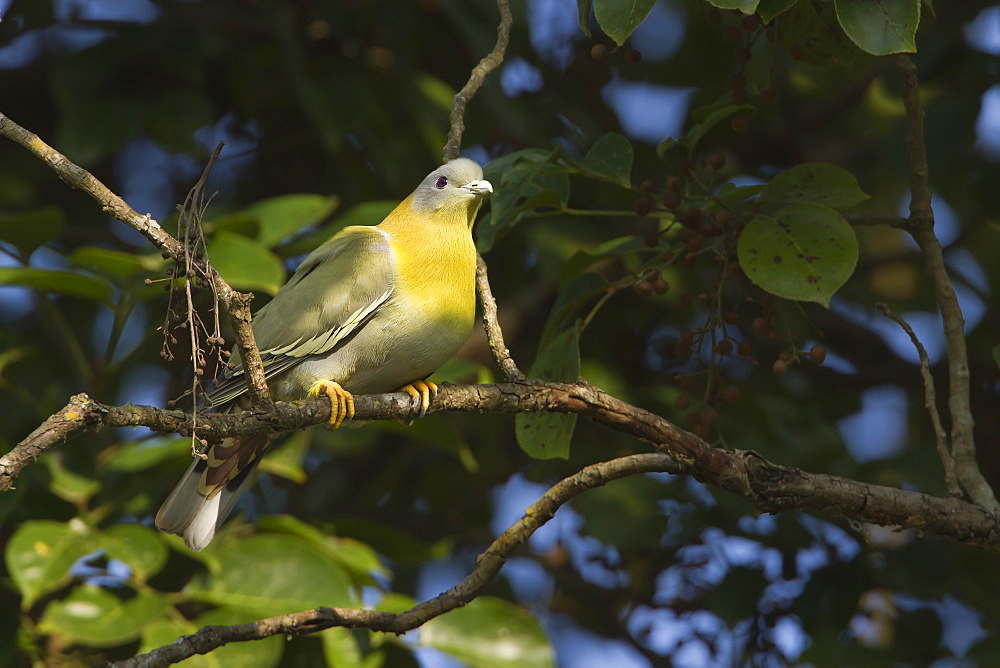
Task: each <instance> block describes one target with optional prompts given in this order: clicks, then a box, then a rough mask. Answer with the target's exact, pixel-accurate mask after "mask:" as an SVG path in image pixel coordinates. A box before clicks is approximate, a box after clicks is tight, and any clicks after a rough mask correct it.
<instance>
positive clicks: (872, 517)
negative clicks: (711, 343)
mask: <svg viewBox="0 0 1000 668" xmlns="http://www.w3.org/2000/svg"><path fill="white" fill-rule="evenodd" d="M78 403H80V405H84V406H86V407H88V409H89V410H88V412H87V413H85V414H82V415H81V416H74V418H73V419H72V420H71V422H72V424H71V425H70V428H69V429H67V433H66V436H63V437H60V438H66V437H68V435H70V434H73V433H79V432H80V431H82V430H83V429H85V428H87V427H90V428H100V427H101V426H106V427H136V426H145V427H149V428H150V429H154V430H157V431H165V432H175V433H181V434H184V433H186V430H187V429H189V428H190V415H189V414H188V413H185V412H183V411H179V410H163V409H159V408H154V407H152V406H133V405H130V404H126V405H125V406H104V405H102V404H99V403H97V402H93V401H89V400H87V399H86V398H85V395H80V398H79V400H78ZM355 411H356V414H355V419H357V420H381V419H404V420H408V419H414V418H416V417H417V414H418V412H419V411H418V410H417V409H414V408H413V407H412V405H411V400H410V397H409V395H407V394H404V393H395V394H385V395H367V396H361V395H359V396H356V397H355ZM484 411H492V412H501V413H521V412H535V411H556V412H562V413H576V414H579V415H583V416H586V417H589V418H591V419H592V420H594V421H596V422H599V423H601V424H604V425H606V426H609V427H611V428H613V429H616V430H618V431H620V432H622V433H625V434H629V435H631V436H634V437H636V438H638V439H640V440H642V441H645V442H647V443H650V444H652V445H653V446H654V447H655V448H656V449H657V450H659V451H660V452H662V453H665V454H668V455H670V456H671V457H672V458H673V460H674V461H675V462H676V463H677V469H676V470H675V471H674V472H676V473H686V474H689V475H691V476H693V477H694V478H696V479H697V480H700V481H702V482H704V483H707V484H710V485H713V486H716V487H719V488H720V489H724V490H726V491H729V492H732V493H734V494H737V495H739V496H741V497H743V498H745V499H747V500H749V501H752V502H753V503H754V504H755V509H756V510H757V511H758V512H768V513H777V512H783V511H786V510H793V509H807V508H810V509H815V510H820V511H822V512H824V513H827V514H831V515H843V516H846V517H851V518H853V519H855V520H858V521H861V522H869V523H872V524H878V525H881V526H905V527H908V528H914V529H918V530H920V531H921V532H924V533H929V534H935V535H938V536H942V537H945V538H950V539H952V540H957V541H959V542H963V543H967V544H970V545H974V546H976V547H979V548H982V549H985V550H988V551H990V552H997V553H1000V523H998V521H997V519H996V518H995V517H994V515H993V513H992V512H990V511H989V510H988V509H985V508H983V507H981V506H980V505H976V504H973V503H968V502H966V501H963V500H960V499H955V498H940V497H935V496H931V495H929V494H922V493H919V492H911V491H906V490H901V489H896V488H892V487H886V486H882V485H873V484H869V483H865V482H858V481H855V480H849V479H846V478H840V477H837V476H832V475H824V474H816V473H808V472H806V471H801V470H799V469H794V468H788V467H784V466H780V465H778V464H774V463H772V462H770V461H768V460H766V459H764V458H763V457H761V456H759V455H757V454H756V453H753V452H750V451H741V450H723V449H721V448H715V447H712V446H711V445H709V444H708V443H707V442H705V441H704V440H702V439H700V438H698V437H697V436H695V435H694V434H692V433H690V432H687V431H684V430H683V429H680V428H679V427H677V426H676V425H674V424H673V423H671V422H669V421H668V420H666V419H664V418H662V417H660V416H658V415H655V414H653V413H650V412H649V411H646V410H644V409H642V408H639V407H636V406H632V405H630V404H627V403H625V402H623V401H621V400H619V399H616V398H615V397H612V396H611V395H609V394H607V393H606V392H604V391H603V390H601V389H599V388H597V387H594V386H593V385H591V384H589V383H587V382H586V381H583V380H580V381H577V382H576V383H550V382H544V381H541V380H537V379H528V382H526V383H503V384H497V385H450V384H444V385H442V386H441V387H440V389H439V392H438V395H437V397H436V398H435V400H434V402H432V403H431V405H430V408H429V410H428V413H438V412H484ZM329 417H330V402H329V401H327V400H326V399H325V398H323V397H319V398H312V399H306V400H303V401H293V402H277V403H275V404H274V409H273V410H272V411H269V412H259V411H247V412H243V413H232V414H200V415H199V416H198V425H197V428H198V431H199V433H200V434H201V435H202V436H203V437H209V438H221V437H223V436H234V435H241V434H252V433H260V432H261V431H262V430H271V431H275V432H283V431H290V430H292V429H299V428H302V427H306V426H310V425H316V424H322V423H326V422H327V421H328V420H329ZM52 420H53V421H54V422H55V423H58V422H60V420H59V419H58V418H55V416H54V418H53V419H52ZM63 421H64V422H65V421H66V420H65V419H64V420H63ZM46 424H48V425H49V426H48V428H47V429H46V430H44V434H43V435H42V436H41V437H39V438H33V437H29V438H27V439H25V441H23V442H22V443H21V444H19V445H18V446H16V447H15V448H14V450H13V451H12V452H11V454H10V455H9V456H10V457H13V458H14V460H15V461H22V460H24V459H25V458H27V459H28V460H30V458H31V456H35V457H37V456H38V455H39V454H41V453H42V452H44V451H45V450H46V449H48V448H50V447H52V446H54V445H55V443H57V442H58V441H59V440H60V439H59V438H50V437H47V436H46V435H45V434H49V433H60V432H59V428H58V427H57V426H56V424H53V423H52V422H50V421H47V423H46ZM27 453H31V454H30V455H29V454H27ZM22 468H23V465H22ZM10 479H11V480H12V478H10Z"/></svg>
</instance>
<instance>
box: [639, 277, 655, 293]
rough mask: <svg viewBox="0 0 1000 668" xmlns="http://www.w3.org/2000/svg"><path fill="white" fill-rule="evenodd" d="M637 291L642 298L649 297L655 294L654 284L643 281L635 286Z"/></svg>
mask: <svg viewBox="0 0 1000 668" xmlns="http://www.w3.org/2000/svg"><path fill="white" fill-rule="evenodd" d="M635 291H636V292H638V293H639V296H640V297H648V296H649V295H651V294H653V284H652V283H650V282H649V281H647V280H646V279H643V280H641V281H639V282H638V283H636V284H635Z"/></svg>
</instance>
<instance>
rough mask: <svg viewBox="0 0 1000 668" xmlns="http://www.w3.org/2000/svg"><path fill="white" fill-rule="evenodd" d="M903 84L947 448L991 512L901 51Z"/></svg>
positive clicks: (913, 83) (918, 116)
mask: <svg viewBox="0 0 1000 668" xmlns="http://www.w3.org/2000/svg"><path fill="white" fill-rule="evenodd" d="M893 62H894V63H895V65H896V70H897V72H898V74H899V78H900V82H901V84H902V96H903V105H904V106H905V108H906V143H907V146H908V148H909V151H910V218H909V226H908V229H909V231H910V234H911V235H912V236H913V239H914V241H916V242H917V245H918V246H919V247H920V251H921V252H922V253H923V256H924V265H925V266H926V267H927V273H928V274H929V276H930V279H931V283H932V284H933V285H934V293H935V296H936V298H937V302H938V307H939V308H940V309H941V317H942V319H943V320H944V336H945V343H946V346H947V350H948V412H949V413H950V415H951V452H952V455H953V456H954V458H955V473H956V474H957V477H958V480H959V482H960V483H961V484H962V487H963V488H965V491H966V493H968V495H969V498H971V499H972V500H973V501H975V502H976V503H978V504H979V505H981V506H983V507H984V508H987V509H988V510H990V511H991V512H993V513H1000V504H998V503H997V499H996V496H995V495H994V494H993V490H992V489H991V488H990V486H989V483H987V482H986V479H985V478H984V477H983V474H982V472H981V471H980V470H979V465H978V464H977V463H976V444H975V439H974V436H973V427H974V420H973V417H972V402H971V401H970V396H969V355H968V351H967V350H966V346H965V318H964V317H963V315H962V308H961V306H960V305H959V303H958V297H957V296H956V295H955V288H954V286H953V285H952V283H951V279H950V277H949V276H948V270H947V268H946V267H945V263H944V253H943V252H942V250H941V242H940V241H939V240H938V238H937V235H936V234H935V233H934V211H933V209H932V208H931V187H930V178H929V168H928V165H927V149H926V146H925V144H924V110H923V107H922V106H921V105H920V90H919V86H918V82H917V69H916V67H915V66H914V64H913V61H912V60H911V59H910V57H909V56H908V55H906V54H897V55H896V56H894V57H893Z"/></svg>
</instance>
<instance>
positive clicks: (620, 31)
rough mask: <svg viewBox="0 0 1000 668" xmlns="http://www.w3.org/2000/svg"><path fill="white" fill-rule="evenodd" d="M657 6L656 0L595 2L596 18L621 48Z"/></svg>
mask: <svg viewBox="0 0 1000 668" xmlns="http://www.w3.org/2000/svg"><path fill="white" fill-rule="evenodd" d="M655 4H656V0H595V3H594V17H595V18H596V19H597V23H598V25H600V26H601V30H603V31H604V32H605V33H607V35H608V37H610V38H611V39H613V40H615V43H616V44H618V45H619V46H620V45H622V44H624V43H625V40H627V39H628V38H629V35H631V34H632V32H633V31H634V30H635V29H636V28H637V27H639V24H640V23H642V22H643V21H645V20H646V17H647V16H649V12H650V10H652V9H653V5H655ZM581 16H582V12H581ZM581 23H582V21H581Z"/></svg>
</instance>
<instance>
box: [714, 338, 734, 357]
mask: <svg viewBox="0 0 1000 668" xmlns="http://www.w3.org/2000/svg"><path fill="white" fill-rule="evenodd" d="M715 349H716V350H717V351H719V354H720V355H732V354H733V342H732V341H730V340H729V339H725V340H723V341H719V345H717V346H716V347H715Z"/></svg>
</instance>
